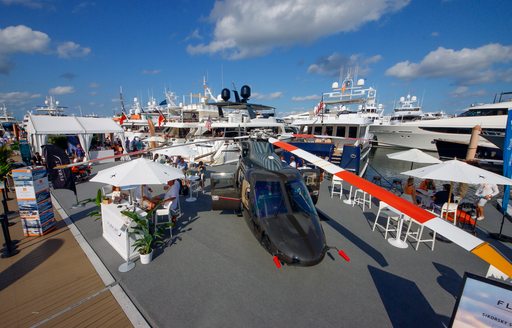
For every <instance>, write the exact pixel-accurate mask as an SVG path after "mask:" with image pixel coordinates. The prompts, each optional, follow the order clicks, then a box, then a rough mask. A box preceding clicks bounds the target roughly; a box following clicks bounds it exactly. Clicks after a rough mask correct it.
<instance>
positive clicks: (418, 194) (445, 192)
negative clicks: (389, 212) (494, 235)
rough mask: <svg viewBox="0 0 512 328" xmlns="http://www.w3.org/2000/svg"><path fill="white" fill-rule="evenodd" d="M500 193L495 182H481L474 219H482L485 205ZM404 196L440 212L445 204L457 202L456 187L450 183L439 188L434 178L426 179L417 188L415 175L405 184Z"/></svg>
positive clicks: (476, 195)
mask: <svg viewBox="0 0 512 328" xmlns="http://www.w3.org/2000/svg"><path fill="white" fill-rule="evenodd" d="M498 193H499V189H498V186H497V185H495V184H490V183H481V184H480V185H479V186H478V188H477V190H476V192H475V197H476V201H475V203H474V204H473V206H474V208H475V213H473V218H474V219H476V220H478V221H481V220H483V219H484V218H485V215H484V206H485V205H486V204H487V203H488V202H489V200H491V199H492V198H493V197H494V196H496V195H498ZM404 196H405V197H404ZM403 197H404V198H406V199H408V200H409V201H411V202H412V203H414V204H415V205H418V206H422V207H424V208H427V209H431V210H434V212H436V213H438V214H439V213H440V212H441V209H442V207H443V205H444V204H446V203H455V202H457V197H456V194H455V188H453V186H451V185H450V184H449V183H444V184H442V187H441V189H437V187H436V185H435V183H434V181H433V180H432V179H424V180H422V181H421V183H420V184H419V186H418V187H417V188H416V186H415V183H414V178H413V177H409V178H408V179H407V180H406V182H405V184H404V186H403ZM458 201H460V199H459V200H458Z"/></svg>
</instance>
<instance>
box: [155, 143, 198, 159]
mask: <svg viewBox="0 0 512 328" xmlns="http://www.w3.org/2000/svg"><path fill="white" fill-rule="evenodd" d="M192 147H193V146H192V145H187V146H185V145H180V146H177V147H170V148H165V149H159V150H155V151H154V152H153V153H155V154H160V155H166V156H181V157H184V158H192V157H195V156H196V155H197V154H198V152H197V150H195V149H194V148H192Z"/></svg>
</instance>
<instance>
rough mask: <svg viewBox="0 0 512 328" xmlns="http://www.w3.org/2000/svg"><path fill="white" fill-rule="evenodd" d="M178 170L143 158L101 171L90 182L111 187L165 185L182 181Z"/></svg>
mask: <svg viewBox="0 0 512 328" xmlns="http://www.w3.org/2000/svg"><path fill="white" fill-rule="evenodd" d="M184 177H185V176H184V175H183V172H182V171H181V170H180V169H177V168H174V167H171V166H168V165H163V164H160V163H157V162H153V161H151V160H148V159H145V158H139V159H135V160H132V161H129V162H126V163H124V164H120V165H116V166H113V167H110V168H108V169H105V170H101V171H99V172H98V174H96V176H95V177H93V178H92V179H91V180H90V181H92V182H103V183H108V184H110V185H113V186H119V187H122V186H128V185H143V184H148V185H151V184H165V183H167V181H169V180H174V179H182V178H184Z"/></svg>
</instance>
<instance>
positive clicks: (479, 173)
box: [401, 159, 512, 206]
mask: <svg viewBox="0 0 512 328" xmlns="http://www.w3.org/2000/svg"><path fill="white" fill-rule="evenodd" d="M401 174H404V175H409V176H413V177H417V178H423V179H433V180H445V181H450V191H449V192H448V202H449V201H450V198H451V194H452V189H453V182H462V183H469V184H480V183H492V184H497V185H512V179H509V178H506V177H504V176H502V175H499V174H496V173H492V172H489V171H487V170H484V169H481V168H479V167H476V166H473V165H470V164H467V163H465V162H461V161H459V160H456V159H452V160H449V161H446V162H442V163H439V164H434V165H429V166H425V167H422V168H419V169H415V170H411V171H406V172H402V173H401ZM448 206H449V203H448Z"/></svg>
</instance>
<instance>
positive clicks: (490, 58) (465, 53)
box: [386, 43, 512, 85]
mask: <svg viewBox="0 0 512 328" xmlns="http://www.w3.org/2000/svg"><path fill="white" fill-rule="evenodd" d="M510 61H512V46H503V45H501V44H498V43H491V44H487V45H485V46H482V47H480V48H476V49H469V48H463V49H461V50H454V49H446V48H443V47H439V48H437V49H436V50H434V51H432V52H430V53H429V54H427V55H426V56H425V57H424V58H423V60H422V61H421V62H419V63H413V62H410V61H408V60H407V61H403V62H400V63H397V64H395V65H394V66H393V67H390V68H389V69H388V70H387V71H386V75H389V76H395V77H398V78H400V79H406V80H407V79H408V80H410V79H416V78H420V77H427V78H442V77H447V78H454V79H455V80H456V81H457V83H459V84H461V85H468V84H475V83H485V82H491V81H495V80H496V79H502V80H504V79H506V78H507V77H506V76H504V75H503V74H502V72H500V71H498V70H495V69H493V66H495V65H499V64H503V63H508V62H510Z"/></svg>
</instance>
